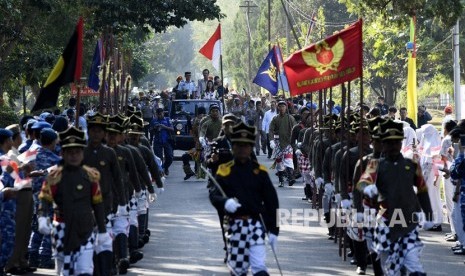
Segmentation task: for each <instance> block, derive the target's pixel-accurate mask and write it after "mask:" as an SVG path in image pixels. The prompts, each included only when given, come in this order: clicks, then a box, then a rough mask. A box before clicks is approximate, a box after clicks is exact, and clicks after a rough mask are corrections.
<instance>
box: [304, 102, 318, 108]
mask: <svg viewBox="0 0 465 276" xmlns="http://www.w3.org/2000/svg"><path fill="white" fill-rule="evenodd" d="M305 106H306V107H307V108H308V109H310V110H311V109H313V110H316V109H317V105H316V103H311V102H310V103H307V104H306V105H305Z"/></svg>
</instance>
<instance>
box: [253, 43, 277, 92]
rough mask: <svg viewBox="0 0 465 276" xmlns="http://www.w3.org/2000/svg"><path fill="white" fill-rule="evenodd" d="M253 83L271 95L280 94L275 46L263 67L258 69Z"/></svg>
mask: <svg viewBox="0 0 465 276" xmlns="http://www.w3.org/2000/svg"><path fill="white" fill-rule="evenodd" d="M253 83H255V84H257V85H258V86H261V87H263V88H265V89H266V90H268V91H269V92H270V93H271V95H276V93H278V64H277V60H276V52H275V46H273V48H271V50H270V52H269V53H268V55H267V56H266V58H265V60H264V61H263V62H262V65H261V66H260V68H259V69H258V72H257V75H256V76H255V78H254V79H253Z"/></svg>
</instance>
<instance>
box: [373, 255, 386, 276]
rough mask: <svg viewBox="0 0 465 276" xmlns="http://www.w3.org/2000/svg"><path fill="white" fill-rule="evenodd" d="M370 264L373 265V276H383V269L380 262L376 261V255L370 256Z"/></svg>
mask: <svg viewBox="0 0 465 276" xmlns="http://www.w3.org/2000/svg"><path fill="white" fill-rule="evenodd" d="M370 258H371V263H372V264H373V272H374V274H375V276H383V275H384V273H383V268H382V267H381V260H379V259H378V254H376V253H371V254H370Z"/></svg>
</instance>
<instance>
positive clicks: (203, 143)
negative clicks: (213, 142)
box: [199, 136, 207, 148]
mask: <svg viewBox="0 0 465 276" xmlns="http://www.w3.org/2000/svg"><path fill="white" fill-rule="evenodd" d="M199 143H200V144H201V145H202V147H204V148H206V147H207V140H206V139H205V137H203V136H201V137H199Z"/></svg>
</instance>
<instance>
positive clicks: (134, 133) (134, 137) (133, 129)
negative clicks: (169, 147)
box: [128, 115, 164, 243]
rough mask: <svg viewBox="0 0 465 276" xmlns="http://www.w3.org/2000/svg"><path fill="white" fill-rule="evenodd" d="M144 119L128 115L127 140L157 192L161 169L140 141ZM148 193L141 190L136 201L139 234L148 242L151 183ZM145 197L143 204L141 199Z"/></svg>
mask: <svg viewBox="0 0 465 276" xmlns="http://www.w3.org/2000/svg"><path fill="white" fill-rule="evenodd" d="M143 122H144V121H143V120H142V118H141V117H138V116H136V115H132V116H131V117H129V126H128V127H129V130H128V141H129V143H130V144H131V145H132V146H135V147H137V148H138V149H139V151H140V153H141V155H142V157H143V158H144V161H145V164H146V166H147V167H146V168H147V169H148V171H149V172H150V175H151V177H152V182H155V184H156V185H157V188H158V193H162V192H163V191H164V188H163V182H162V180H161V171H160V169H159V167H158V166H157V164H156V163H155V154H154V153H153V151H151V150H150V149H149V148H147V147H146V146H144V145H142V144H141V143H140V138H141V136H143V135H144V133H143V127H144V123H143ZM147 192H148V193H149V194H148V195H147V194H146V193H145V195H144V191H142V197H141V199H142V200H141V201H139V203H138V209H139V215H138V220H139V236H140V237H141V238H142V239H143V241H144V242H145V243H148V242H149V235H150V231H148V207H149V206H148V203H149V202H153V201H155V199H156V194H155V189H154V188H153V185H150V186H148V187H147ZM144 199H145V204H143V202H142V201H144Z"/></svg>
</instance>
